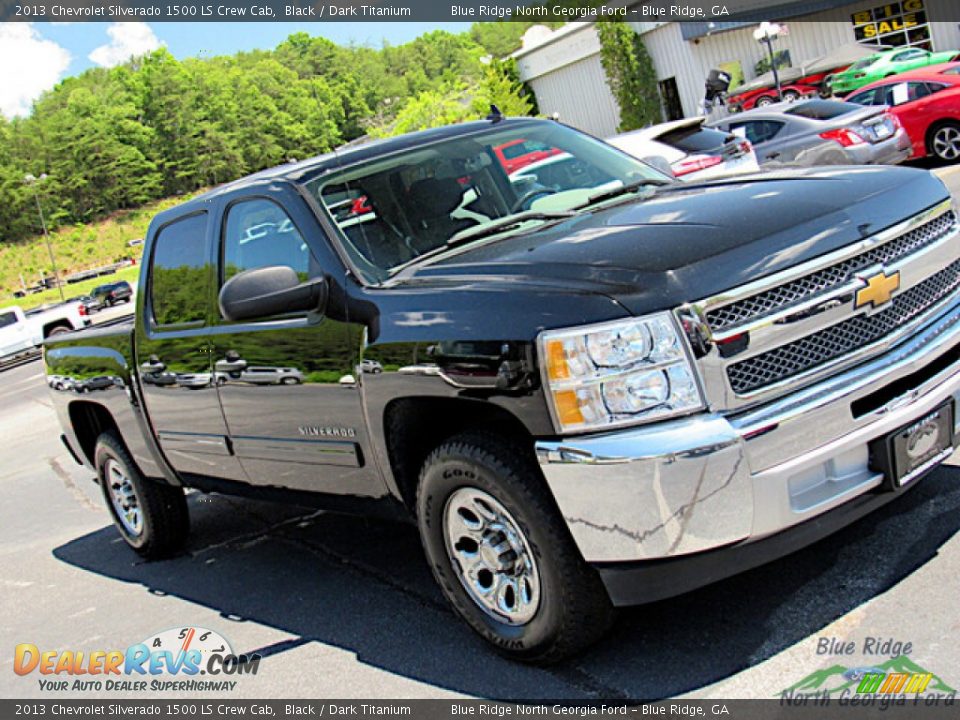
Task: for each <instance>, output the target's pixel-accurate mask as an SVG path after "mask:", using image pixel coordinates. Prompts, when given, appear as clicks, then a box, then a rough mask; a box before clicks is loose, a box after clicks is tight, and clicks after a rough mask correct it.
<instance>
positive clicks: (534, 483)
mask: <svg viewBox="0 0 960 720" xmlns="http://www.w3.org/2000/svg"><path fill="white" fill-rule="evenodd" d="M463 488H476V489H479V490H481V491H482V492H484V493H487V494H489V495H490V496H492V497H493V498H494V499H495V500H496V501H497V502H498V503H500V504H501V505H502V506H503V507H504V508H505V509H506V510H507V511H508V512H509V513H510V515H512V516H513V519H515V521H516V524H517V526H518V528H519V530H520V531H521V532H522V533H523V535H524V536H525V538H526V540H527V542H528V545H529V548H530V551H531V553H532V555H533V557H534V559H535V561H536V565H537V568H538V569H539V595H540V599H539V605H538V606H537V609H536V612H535V614H534V615H533V616H532V617H531V618H530V619H529V620H528V621H527V622H526V623H525V624H510V623H509V622H506V621H502V620H499V619H497V618H495V617H493V616H492V614H491V613H490V612H489V611H488V610H485V609H484V608H482V607H481V606H480V605H479V604H478V602H477V601H476V600H474V599H473V597H471V595H470V594H469V593H468V592H467V590H466V589H465V587H464V585H463V583H462V582H461V580H460V573H459V570H457V569H456V568H455V567H454V561H453V560H452V559H451V557H450V554H449V553H448V552H447V545H446V541H445V536H444V534H445V530H444V513H445V512H446V507H447V502H448V501H449V500H450V498H451V496H452V495H453V493H454V492H455V491H457V490H460V489H463ZM417 522H418V526H419V528H420V539H421V541H422V543H423V547H424V551H425V552H426V555H427V560H428V562H429V564H430V568H431V570H432V571H433V575H434V577H435V578H436V580H437V582H438V583H439V585H440V587H441V589H442V590H443V593H444V595H446V597H447V600H449V601H450V604H451V605H453V608H454V610H455V611H456V612H457V614H459V615H460V616H461V617H462V618H463V619H464V620H466V621H467V623H468V624H469V625H470V626H471V627H472V628H473V629H474V630H475V631H476V632H477V633H478V634H479V635H480V636H481V637H483V638H484V639H485V640H487V641H488V642H489V643H491V644H492V645H493V646H494V647H495V648H496V649H497V650H498V651H499V652H500V653H501V654H503V655H505V656H507V657H509V658H511V659H514V660H519V661H523V662H529V663H537V664H543V665H546V664H551V663H555V662H557V661H559V660H562V659H563V658H565V657H568V656H570V655H573V654H575V653H577V652H579V651H580V650H582V649H583V648H585V647H587V646H588V645H590V644H591V643H593V642H595V641H596V640H598V639H599V638H600V637H601V636H602V635H603V634H604V633H605V632H606V631H607V629H608V628H609V627H610V624H611V623H612V621H613V616H614V613H613V608H612V606H611V604H610V600H609V597H608V595H607V593H606V590H605V589H604V588H603V584H602V583H601V581H600V577H599V575H598V574H597V573H596V571H595V570H594V569H593V568H591V567H590V566H588V565H587V564H586V563H585V562H584V561H583V558H582V557H581V555H580V552H579V550H578V549H577V547H576V545H575V544H574V542H573V538H572V537H571V536H570V532H569V530H568V529H567V526H566V524H565V523H564V521H563V518H562V517H561V515H560V511H559V509H558V508H557V507H556V504H555V502H554V500H553V497H552V496H551V495H550V493H549V491H548V490H547V488H546V485H545V483H544V481H543V478H542V475H541V474H540V470H539V468H538V467H537V465H536V462H535V460H534V458H533V457H532V453H531V450H530V448H526V447H524V446H522V445H520V444H517V443H512V442H509V441H506V440H504V439H501V438H499V437H497V436H494V435H489V434H481V433H470V434H465V435H460V436H457V437H454V438H452V439H450V440H448V441H447V442H445V443H444V444H443V445H441V446H440V447H438V448H437V449H436V450H434V451H433V452H432V453H431V454H430V456H429V457H428V458H427V460H426V462H425V463H424V466H423V469H422V471H421V473H420V482H419V487H418V491H417Z"/></svg>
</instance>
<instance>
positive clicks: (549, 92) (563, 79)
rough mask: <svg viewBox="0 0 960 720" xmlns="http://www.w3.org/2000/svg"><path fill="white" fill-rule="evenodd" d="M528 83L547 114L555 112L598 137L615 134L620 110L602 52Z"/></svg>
mask: <svg viewBox="0 0 960 720" xmlns="http://www.w3.org/2000/svg"><path fill="white" fill-rule="evenodd" d="M529 82H530V86H531V87H532V88H533V92H534V93H535V94H536V96H537V104H538V105H539V106H540V112H541V113H543V114H544V115H552V114H553V113H555V112H556V113H558V114H559V115H560V120H561V121H562V122H564V123H566V124H567V125H572V126H573V127H575V128H578V129H580V130H583V131H584V132H588V133H590V134H591V135H596V136H597V137H601V138H604V137H610V136H611V135H615V134H616V132H617V126H618V125H619V124H620V108H619V107H618V106H617V101H616V99H615V98H614V97H613V93H611V92H610V87H609V86H608V85H607V76H606V73H604V71H603V66H602V65H601V64H600V55H599V53H597V54H595V55H591V56H589V57H586V58H583V59H582V60H577V61H576V62H574V63H571V64H569V65H565V66H564V67H562V68H559V69H557V70H553V71H552V72H548V73H546V74H545V75H541V76H539V77H536V78H532V79H531V80H530V81H529Z"/></svg>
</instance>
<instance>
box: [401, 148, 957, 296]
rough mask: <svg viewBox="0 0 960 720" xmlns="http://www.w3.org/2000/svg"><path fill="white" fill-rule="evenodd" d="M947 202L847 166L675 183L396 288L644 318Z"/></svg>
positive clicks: (472, 249) (911, 180) (444, 264)
mask: <svg viewBox="0 0 960 720" xmlns="http://www.w3.org/2000/svg"><path fill="white" fill-rule="evenodd" d="M948 197H949V194H948V192H947V190H946V188H945V187H944V186H943V184H942V183H941V182H940V181H939V180H938V179H937V178H936V177H934V176H933V175H931V174H930V173H929V172H927V171H926V170H915V169H911V168H899V167H860V166H839V167H829V168H827V167H825V168H810V169H798V170H781V171H777V172H760V173H755V174H750V175H743V176H737V177H731V178H726V179H719V180H714V181H708V182H701V183H691V184H685V185H677V186H670V187H669V188H665V189H661V190H659V191H658V192H657V193H656V194H655V195H654V196H652V197H650V198H648V199H646V200H639V201H636V202H632V203H625V204H620V205H617V206H615V207H608V208H607V209H605V210H601V211H595V212H590V213H582V214H580V215H577V216H576V217H574V218H571V219H570V220H565V221H563V222H561V223H558V224H555V225H552V226H550V227H546V228H544V229H542V230H537V231H533V232H527V233H523V234H519V235H514V236H509V237H506V238H502V239H496V238H495V239H491V240H481V241H478V242H477V243H476V244H473V245H468V246H465V247H464V248H460V249H458V250H456V251H453V252H452V253H451V254H449V255H446V256H442V257H441V258H440V259H439V260H436V261H433V262H431V263H429V264H424V265H422V266H414V267H413V268H411V269H409V270H408V271H406V272H404V273H403V274H401V275H400V276H398V277H397V278H396V279H395V280H394V281H393V282H392V283H391V284H393V285H403V286H408V287H410V286H419V287H423V286H424V285H429V286H444V287H447V288H452V287H457V286H461V287H462V286H464V285H471V286H474V287H476V285H477V284H478V283H483V284H487V283H495V284H504V285H508V286H511V287H517V289H518V290H519V289H520V288H519V287H518V286H519V285H523V286H539V287H544V286H549V287H551V289H557V288H566V289H569V290H570V291H571V292H579V293H583V292H591V293H599V294H603V295H606V296H608V297H610V298H612V299H614V300H615V301H617V302H618V303H620V304H621V305H622V306H623V307H624V308H626V309H627V310H628V311H629V312H631V313H634V314H641V313H647V312H653V311H656V310H662V309H667V308H672V307H676V306H678V305H681V304H683V303H685V302H690V301H693V300H698V299H701V298H705V297H709V296H711V295H714V294H716V293H719V292H722V291H725V290H729V289H731V288H734V287H737V286H739V285H742V284H744V283H746V282H749V281H752V280H757V279H759V278H762V277H764V276H766V275H770V274H772V273H775V272H778V271H780V270H783V269H784V268H787V267H790V266H793V265H796V264H798V263H801V262H804V261H805V260H808V259H810V258H813V257H816V256H818V255H822V254H824V253H827V252H830V251H832V250H835V249H837V248H840V247H843V246H845V245H849V244H850V243H852V242H856V241H858V240H861V239H863V238H865V237H867V236H869V235H872V234H874V233H876V232H878V231H880V230H883V229H884V228H886V227H889V226H891V225H893V224H895V223H897V222H899V221H902V220H904V219H905V218H907V217H909V216H911V215H914V214H916V213H919V212H921V211H922V210H924V209H926V208H929V207H931V206H933V205H935V204H937V203H939V202H941V201H943V200H945V199H947V198H948Z"/></svg>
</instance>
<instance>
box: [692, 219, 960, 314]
mask: <svg viewBox="0 0 960 720" xmlns="http://www.w3.org/2000/svg"><path fill="white" fill-rule="evenodd" d="M955 222H956V218H955V216H954V214H953V211H952V210H951V211H948V212H946V213H944V214H942V215H940V216H939V217H936V218H934V219H933V220H930V221H929V222H927V223H925V224H923V225H921V226H920V227H917V228H914V229H913V230H910V231H909V232H907V233H905V234H903V235H900V236H898V237H895V238H893V239H892V240H889V241H888V242H885V243H884V244H883V245H878V246H877V247H874V248H872V249H870V250H867V251H866V252H864V253H861V254H860V255H856V256H854V257H852V258H849V259H848V260H844V261H842V262H840V263H837V264H836V265H831V266H830V267H826V268H823V269H822V270H818V271H816V272H813V273H810V274H809V275H805V276H803V277H801V278H799V279H797V280H793V281H791V282H788V283H785V284H783V285H779V286H777V287H774V288H772V289H770V290H767V291H765V292H761V293H759V294H757V295H752V296H750V297H747V298H745V299H743V300H738V301H737V302H734V303H731V304H729V305H725V306H723V307H720V308H717V309H716V310H710V311H709V312H707V323H708V324H709V325H710V329H711V330H712V331H713V332H715V333H716V332H719V331H721V330H726V329H728V328H731V327H734V326H736V325H740V324H742V323H744V322H749V321H752V320H756V319H758V318H762V317H763V316H764V315H769V314H771V313H774V312H776V311H778V310H780V309H782V308H784V307H788V306H790V305H793V304H794V303H797V302H800V301H803V300H807V299H809V298H813V297H815V296H816V295H817V294H819V293H822V292H824V291H827V290H829V289H831V288H833V287H836V286H839V285H842V284H843V283H845V282H847V281H848V280H850V278H852V277H853V276H854V275H855V273H857V272H859V271H861V270H864V269H866V268H869V267H871V266H873V265H877V264H889V263H893V262H896V261H897V260H900V259H901V258H904V257H906V256H907V255H909V254H911V253H913V252H916V251H917V250H919V249H921V248H923V247H926V246H928V245H931V244H932V243H934V242H936V241H937V240H939V239H940V238H941V237H943V236H944V235H945V234H946V233H947V232H949V231H950V229H951V228H952V227H953V225H954V223H955Z"/></svg>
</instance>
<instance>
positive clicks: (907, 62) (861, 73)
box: [828, 48, 960, 95]
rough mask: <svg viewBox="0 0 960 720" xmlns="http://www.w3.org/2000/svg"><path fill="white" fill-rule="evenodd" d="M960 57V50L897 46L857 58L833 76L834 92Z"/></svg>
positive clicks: (844, 92)
mask: <svg viewBox="0 0 960 720" xmlns="http://www.w3.org/2000/svg"><path fill="white" fill-rule="evenodd" d="M958 57H960V50H947V51H945V52H938V53H932V52H929V51H927V50H923V49H921V48H894V49H893V50H886V51H884V52H880V53H876V54H874V55H869V56H867V57H865V58H863V59H862V60H857V62H855V63H854V64H853V65H851V66H850V67H848V68H847V69H846V70H844V71H843V72H838V73H835V74H834V75H831V76H829V78H828V81H829V83H830V89H831V90H832V91H833V94H834V95H846V94H847V93H848V92H851V91H853V90H856V89H857V88H860V87H863V86H864V85H866V84H867V83H872V82H873V81H875V80H880V79H882V78H885V77H889V76H890V75H896V74H897V73H902V72H906V71H907V70H914V69H916V68H921V67H926V66H927V65H936V64H938V63H945V62H950V61H951V60H954V59H956V58H958Z"/></svg>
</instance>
